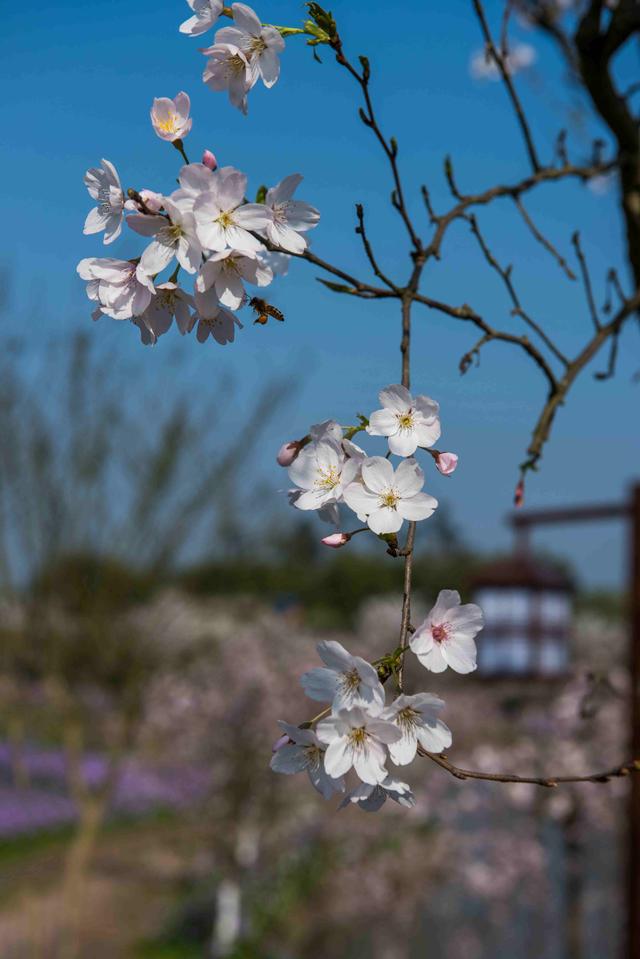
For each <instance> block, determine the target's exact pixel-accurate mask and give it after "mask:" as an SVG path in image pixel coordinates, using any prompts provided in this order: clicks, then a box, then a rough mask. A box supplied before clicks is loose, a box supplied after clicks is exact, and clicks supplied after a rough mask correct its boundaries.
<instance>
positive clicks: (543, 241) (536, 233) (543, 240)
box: [513, 196, 576, 280]
mask: <svg viewBox="0 0 640 959" xmlns="http://www.w3.org/2000/svg"><path fill="white" fill-rule="evenodd" d="M513 202H514V203H515V205H516V207H517V208H518V212H519V213H520V216H521V217H522V219H523V220H524V222H525V223H526V225H527V226H528V227H529V229H530V230H531V233H532V235H533V237H534V238H535V239H536V240H537V241H538V243H540V245H541V246H543V247H544V248H545V250H547V251H548V252H549V253H550V254H551V256H552V257H553V258H554V260H555V261H556V263H557V264H558V266H559V267H560V269H561V270H562V271H563V272H564V273H565V274H566V276H567V277H568V278H569V279H570V280H575V279H576V275H575V273H574V272H573V270H572V269H571V268H570V266H569V264H568V263H567V261H566V260H565V258H564V257H563V256H562V254H560V253H559V252H558V251H557V250H556V248H555V246H554V245H553V243H552V242H551V240H549V239H547V237H546V236H544V234H543V233H541V231H540V230H539V229H538V227H537V226H536V225H535V223H534V222H533V220H532V219H531V217H530V215H529V213H528V212H527V210H526V209H525V206H524V204H523V202H522V200H521V199H520V197H519V196H514V198H513Z"/></svg>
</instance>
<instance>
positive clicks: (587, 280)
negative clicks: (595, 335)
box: [571, 230, 600, 330]
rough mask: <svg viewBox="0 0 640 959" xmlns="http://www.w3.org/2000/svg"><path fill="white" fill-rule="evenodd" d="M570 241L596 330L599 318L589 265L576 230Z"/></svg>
mask: <svg viewBox="0 0 640 959" xmlns="http://www.w3.org/2000/svg"><path fill="white" fill-rule="evenodd" d="M571 242H572V243H573V246H574V248H575V251H576V256H577V257H578V263H579V264H580V273H581V275H582V285H583V286H584V292H585V296H586V298H587V304H588V306H589V313H590V314H591V322H592V323H593V325H594V327H595V328H596V330H599V329H600V319H599V318H598V309H597V307H596V301H595V299H594V296H593V287H592V285H591V276H590V275H589V267H588V266H587V260H586V257H585V255H584V253H583V252H582V246H581V245H580V234H579V233H578V231H577V230H576V232H575V233H574V234H573V236H572V237H571Z"/></svg>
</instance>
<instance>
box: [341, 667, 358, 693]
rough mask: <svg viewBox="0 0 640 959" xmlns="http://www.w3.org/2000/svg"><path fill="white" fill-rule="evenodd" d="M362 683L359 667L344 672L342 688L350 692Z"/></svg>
mask: <svg viewBox="0 0 640 959" xmlns="http://www.w3.org/2000/svg"><path fill="white" fill-rule="evenodd" d="M359 685H360V674H359V672H358V670H357V669H352V670H351V672H349V673H344V676H343V679H342V688H343V689H345V690H347V691H348V692H353V690H355V689H357V688H358V686H359Z"/></svg>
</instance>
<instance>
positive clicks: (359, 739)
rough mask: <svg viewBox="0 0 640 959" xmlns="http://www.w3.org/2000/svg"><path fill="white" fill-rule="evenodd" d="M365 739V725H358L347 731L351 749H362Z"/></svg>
mask: <svg viewBox="0 0 640 959" xmlns="http://www.w3.org/2000/svg"><path fill="white" fill-rule="evenodd" d="M366 739H367V730H366V727H365V726H358V727H357V728H356V729H352V730H351V732H350V733H349V743H350V745H351V748H352V749H362V748H363V747H364V744H365V741H366Z"/></svg>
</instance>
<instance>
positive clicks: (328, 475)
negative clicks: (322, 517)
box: [289, 430, 360, 510]
mask: <svg viewBox="0 0 640 959" xmlns="http://www.w3.org/2000/svg"><path fill="white" fill-rule="evenodd" d="M340 433H342V430H340ZM359 462H360V461H359V460H358V459H357V458H356V457H350V458H347V456H346V454H345V451H344V449H343V447H342V444H341V443H337V442H336V441H335V440H334V439H331V438H327V439H319V440H315V441H313V442H311V443H309V445H308V446H305V447H304V449H302V450H301V451H300V453H299V454H298V456H297V457H296V459H295V461H294V462H293V463H292V464H291V466H290V467H289V476H290V478H291V480H292V481H293V482H294V483H295V484H296V486H297V487H299V489H297V490H294V491H293V495H292V497H291V500H290V501H291V502H292V503H293V505H294V506H295V507H297V509H304V510H307V509H320V508H321V507H324V506H328V505H331V504H334V503H339V502H341V501H342V498H343V492H344V487H345V486H346V484H348V483H351V482H352V481H353V480H354V478H355V476H356V473H357V470H358V467H359Z"/></svg>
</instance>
